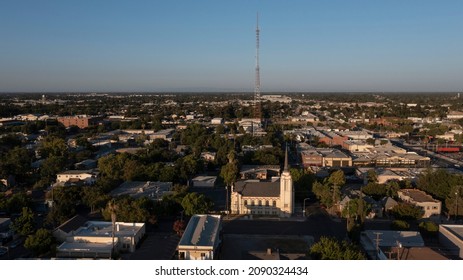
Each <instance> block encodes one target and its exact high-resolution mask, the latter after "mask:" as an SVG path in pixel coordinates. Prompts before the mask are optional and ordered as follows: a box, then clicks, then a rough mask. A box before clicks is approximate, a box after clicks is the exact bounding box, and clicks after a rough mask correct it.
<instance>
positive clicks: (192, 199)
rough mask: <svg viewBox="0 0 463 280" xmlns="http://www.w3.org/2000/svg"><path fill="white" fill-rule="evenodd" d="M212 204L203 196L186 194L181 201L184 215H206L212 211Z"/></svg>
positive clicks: (193, 193)
mask: <svg viewBox="0 0 463 280" xmlns="http://www.w3.org/2000/svg"><path fill="white" fill-rule="evenodd" d="M212 206H213V203H212V201H211V200H210V199H209V198H207V197H206V196H205V195H204V194H198V193H195V192H192V193H188V194H187V195H185V197H184V198H183V200H182V207H183V209H184V211H185V215H187V216H193V215H195V214H207V213H208V212H209V211H210V210H211V209H212Z"/></svg>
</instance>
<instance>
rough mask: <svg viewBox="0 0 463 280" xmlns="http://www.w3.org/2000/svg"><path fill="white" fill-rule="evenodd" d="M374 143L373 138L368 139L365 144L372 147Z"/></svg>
mask: <svg viewBox="0 0 463 280" xmlns="http://www.w3.org/2000/svg"><path fill="white" fill-rule="evenodd" d="M375 141H376V140H375V139H374V138H368V139H367V140H366V142H367V144H369V145H373V146H374V145H375Z"/></svg>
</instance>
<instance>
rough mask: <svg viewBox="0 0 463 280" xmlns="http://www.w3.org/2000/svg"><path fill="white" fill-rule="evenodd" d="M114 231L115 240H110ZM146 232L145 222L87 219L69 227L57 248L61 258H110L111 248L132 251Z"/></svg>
mask: <svg viewBox="0 0 463 280" xmlns="http://www.w3.org/2000/svg"><path fill="white" fill-rule="evenodd" d="M113 235H114V242H113ZM144 235H145V224H144V223H124V222H116V223H115V224H114V227H113V224H112V222H104V221H87V222H85V224H83V225H82V226H80V227H79V228H77V229H76V230H72V231H70V232H69V233H68V235H67V236H66V237H65V241H64V242H63V243H61V244H60V245H59V246H58V247H57V250H56V256H57V257H60V258H110V257H111V254H112V251H113V250H114V252H135V249H136V247H137V245H138V243H139V242H140V240H141V239H142V238H143V236H144Z"/></svg>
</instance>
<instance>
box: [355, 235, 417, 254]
mask: <svg viewBox="0 0 463 280" xmlns="http://www.w3.org/2000/svg"><path fill="white" fill-rule="evenodd" d="M360 245H361V246H362V248H363V249H364V250H365V252H366V253H367V255H368V256H369V258H371V259H374V260H388V259H391V258H390V257H389V256H388V255H389V252H391V253H393V252H394V251H395V254H396V257H395V259H401V256H402V254H403V249H404V248H411V247H424V246H425V244H424V241H423V238H422V237H421V234H420V233H419V232H417V231H395V230H365V231H362V233H361V234H360ZM397 255H398V256H397Z"/></svg>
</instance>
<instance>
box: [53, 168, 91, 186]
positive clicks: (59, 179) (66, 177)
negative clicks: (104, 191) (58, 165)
mask: <svg viewBox="0 0 463 280" xmlns="http://www.w3.org/2000/svg"><path fill="white" fill-rule="evenodd" d="M98 174H99V172H97V171H95V170H93V169H89V170H67V171H64V172H61V173H58V174H56V183H58V184H64V183H67V182H79V181H81V182H83V183H84V184H86V185H93V184H94V183H96V180H97V178H98Z"/></svg>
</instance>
